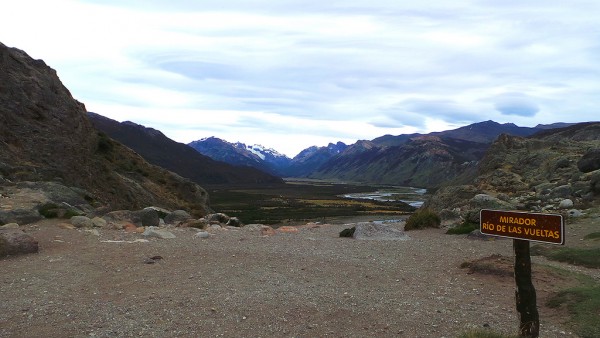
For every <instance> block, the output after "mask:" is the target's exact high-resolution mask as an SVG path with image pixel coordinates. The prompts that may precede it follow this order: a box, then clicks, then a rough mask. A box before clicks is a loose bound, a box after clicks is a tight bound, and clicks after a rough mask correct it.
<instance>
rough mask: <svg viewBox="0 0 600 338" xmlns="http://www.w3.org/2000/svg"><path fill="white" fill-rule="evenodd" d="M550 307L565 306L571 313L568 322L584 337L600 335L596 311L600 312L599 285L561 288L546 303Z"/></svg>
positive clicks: (590, 337)
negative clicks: (561, 289)
mask: <svg viewBox="0 0 600 338" xmlns="http://www.w3.org/2000/svg"><path fill="white" fill-rule="evenodd" d="M546 305H547V306H548V307H550V308H560V307H563V306H564V307H565V308H566V309H567V311H568V312H569V314H571V319H570V322H571V324H573V325H574V327H575V332H577V334H579V335H580V336H581V337H584V338H588V337H589V338H592V337H600V325H599V324H598V313H599V312H600V287H599V286H597V285H594V286H581V287H577V288H572V289H568V290H563V291H561V292H559V293H557V294H555V295H553V296H552V297H551V298H550V299H549V300H548V301H547V303H546Z"/></svg>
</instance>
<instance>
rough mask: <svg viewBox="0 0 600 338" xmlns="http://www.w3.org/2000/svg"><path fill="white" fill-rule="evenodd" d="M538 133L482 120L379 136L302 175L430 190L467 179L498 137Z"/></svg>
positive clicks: (357, 144)
mask: <svg viewBox="0 0 600 338" xmlns="http://www.w3.org/2000/svg"><path fill="white" fill-rule="evenodd" d="M540 130H543V128H542V127H540V126H538V127H536V128H527V127H518V126H516V125H514V124H512V123H504V124H500V123H497V122H494V121H485V122H480V123H474V124H471V125H468V126H464V127H460V128H457V129H453V130H447V131H442V132H434V133H430V134H426V135H423V134H405V135H397V136H392V135H385V136H382V137H378V138H376V139H373V140H372V141H359V142H357V143H356V144H353V145H351V146H349V147H348V148H347V149H346V150H344V151H343V152H341V153H340V154H339V155H337V156H333V157H332V158H331V159H329V160H328V161H326V162H324V163H321V164H320V166H318V167H315V170H314V171H313V172H310V173H309V174H308V175H306V176H308V177H311V178H318V179H340V180H348V181H358V182H375V183H384V184H394V185H408V186H417V187H425V188H436V187H439V186H441V185H444V184H447V183H448V182H464V181H469V180H470V179H472V178H473V177H474V176H475V173H476V170H475V169H476V165H477V162H478V161H479V160H480V159H481V158H482V157H483V155H484V154H485V151H486V150H487V148H488V147H489V145H490V144H491V143H492V142H493V141H494V140H495V139H496V138H497V137H498V135H500V134H503V133H505V134H510V135H517V136H528V135H532V134H534V133H536V132H538V131H540Z"/></svg>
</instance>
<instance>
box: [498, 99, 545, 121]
mask: <svg viewBox="0 0 600 338" xmlns="http://www.w3.org/2000/svg"><path fill="white" fill-rule="evenodd" d="M493 100H494V101H495V102H496V103H495V105H494V107H495V108H496V110H497V111H499V112H500V113H502V114H504V115H517V116H526V117H532V116H535V114H536V113H537V112H539V110H540V108H539V106H538V105H537V104H536V103H535V102H534V101H533V99H532V98H530V97H528V96H527V95H524V94H521V93H505V94H502V95H498V96H497V97H495V98H494V99H493Z"/></svg>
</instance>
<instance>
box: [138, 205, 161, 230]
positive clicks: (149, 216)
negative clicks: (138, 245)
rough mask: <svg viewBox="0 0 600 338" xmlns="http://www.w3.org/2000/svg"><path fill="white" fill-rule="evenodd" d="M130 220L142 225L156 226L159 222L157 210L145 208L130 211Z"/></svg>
mask: <svg viewBox="0 0 600 338" xmlns="http://www.w3.org/2000/svg"><path fill="white" fill-rule="evenodd" d="M131 216H132V219H131V221H132V222H134V223H136V224H138V225H141V226H144V227H157V226H158V225H159V224H160V218H159V215H158V211H156V210H155V209H152V208H145V209H142V210H137V211H134V212H132V213H131Z"/></svg>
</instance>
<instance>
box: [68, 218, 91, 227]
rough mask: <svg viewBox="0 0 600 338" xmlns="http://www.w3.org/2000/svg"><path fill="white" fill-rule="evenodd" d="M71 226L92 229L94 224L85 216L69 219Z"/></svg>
mask: <svg viewBox="0 0 600 338" xmlns="http://www.w3.org/2000/svg"><path fill="white" fill-rule="evenodd" d="M71 224H73V225H74V226H75V227H76V228H92V227H94V223H92V220H91V219H89V218H88V217H86V216H73V217H71Z"/></svg>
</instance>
